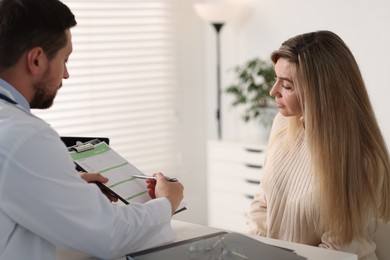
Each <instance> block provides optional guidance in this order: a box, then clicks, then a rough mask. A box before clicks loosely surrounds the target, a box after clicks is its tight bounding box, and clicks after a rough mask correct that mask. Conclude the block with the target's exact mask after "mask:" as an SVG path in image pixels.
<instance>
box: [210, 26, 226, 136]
mask: <svg viewBox="0 0 390 260" xmlns="http://www.w3.org/2000/svg"><path fill="white" fill-rule="evenodd" d="M212 25H213V27H214V29H215V32H216V34H217V113H216V118H217V123H218V139H221V138H222V112H221V92H222V88H221V43H220V31H221V29H222V27H223V25H224V23H212Z"/></svg>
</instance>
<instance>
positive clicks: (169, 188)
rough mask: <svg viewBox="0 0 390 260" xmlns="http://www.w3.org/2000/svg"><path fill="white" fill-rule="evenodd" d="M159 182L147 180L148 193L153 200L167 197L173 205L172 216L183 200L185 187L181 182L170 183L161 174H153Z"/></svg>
mask: <svg viewBox="0 0 390 260" xmlns="http://www.w3.org/2000/svg"><path fill="white" fill-rule="evenodd" d="M153 176H156V178H157V180H154V179H146V183H147V188H148V192H149V195H150V197H151V198H161V197H166V198H167V199H168V200H169V202H170V203H171V205H172V214H173V213H174V212H176V209H177V207H178V206H179V204H180V202H181V201H182V200H183V190H184V187H183V185H182V184H181V183H180V182H169V181H167V180H166V178H165V176H164V175H163V174H162V173H161V172H159V173H155V174H153Z"/></svg>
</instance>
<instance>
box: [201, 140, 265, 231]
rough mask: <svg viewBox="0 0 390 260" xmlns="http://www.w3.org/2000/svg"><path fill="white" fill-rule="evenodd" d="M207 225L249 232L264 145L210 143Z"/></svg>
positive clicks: (225, 142)
mask: <svg viewBox="0 0 390 260" xmlns="http://www.w3.org/2000/svg"><path fill="white" fill-rule="evenodd" d="M207 150H208V154H207V163H208V174H207V176H208V180H207V183H208V187H207V190H208V225H209V226H211V227H217V228H222V229H227V230H231V231H236V232H245V231H246V214H247V212H248V210H249V207H250V203H251V201H252V198H253V196H254V194H255V191H256V190H257V188H258V185H259V184H260V179H261V174H262V168H263V163H264V156H265V145H260V144H244V143H237V142H227V141H215V140H211V141H209V142H208V147H207Z"/></svg>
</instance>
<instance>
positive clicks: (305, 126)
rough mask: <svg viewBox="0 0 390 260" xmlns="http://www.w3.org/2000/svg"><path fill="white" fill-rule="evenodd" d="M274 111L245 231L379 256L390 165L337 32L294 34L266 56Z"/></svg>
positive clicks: (389, 205) (389, 197)
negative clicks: (379, 223) (376, 238)
mask: <svg viewBox="0 0 390 260" xmlns="http://www.w3.org/2000/svg"><path fill="white" fill-rule="evenodd" d="M271 59H272V61H273V62H274V64H275V73H276V82H275V85H274V86H273V88H272V90H271V92H270V95H271V96H273V97H274V98H275V102H276V104H277V107H278V109H279V113H278V115H277V116H276V118H275V120H274V124H273V126H272V131H271V135H270V139H269V144H268V150H267V159H266V163H265V168H264V173H263V178H262V183H261V184H260V186H259V190H258V192H257V193H256V195H255V198H254V200H253V202H252V205H251V211H250V213H249V216H248V226H249V231H250V233H251V234H257V235H261V236H267V237H272V238H277V239H283V240H288V241H293V242H297V243H303V244H309V245H315V246H319V247H324V248H332V249H337V250H342V251H348V252H353V253H355V254H358V256H359V259H376V256H375V243H374V242H373V236H374V232H375V229H376V221H377V220H378V219H382V220H384V221H386V222H387V221H389V220H390V162H389V154H388V151H387V148H386V144H385V142H384V140H383V137H382V135H381V132H380V129H379V127H378V124H377V122H376V118H375V115H374V112H373V109H372V107H371V104H370V100H369V97H368V94H367V91H366V88H365V84H364V82H363V78H362V75H361V73H360V71H359V68H358V65H357V63H356V61H355V59H354V57H353V55H352V53H351V51H350V50H349V49H348V47H347V46H346V45H345V43H344V42H343V41H342V40H341V39H340V38H339V37H338V36H337V35H336V34H334V33H332V32H329V31H318V32H312V33H307V34H303V35H298V36H296V37H293V38H291V39H289V40H287V41H286V42H284V43H283V44H282V46H281V47H280V48H279V50H277V51H275V52H274V53H272V55H271Z"/></svg>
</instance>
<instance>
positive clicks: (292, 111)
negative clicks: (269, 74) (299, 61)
mask: <svg viewBox="0 0 390 260" xmlns="http://www.w3.org/2000/svg"><path fill="white" fill-rule="evenodd" d="M292 66H293V65H292V64H291V63H290V62H289V61H288V60H287V59H284V58H279V59H278V60H277V62H276V64H275V74H276V82H275V84H274V85H273V87H272V89H271V91H270V93H269V94H270V95H271V96H272V97H274V98H275V102H276V106H277V107H278V109H279V112H280V113H281V114H282V115H284V116H297V117H301V116H302V110H301V106H300V104H299V101H298V97H297V94H296V92H295V87H294V85H293V81H292Z"/></svg>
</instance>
